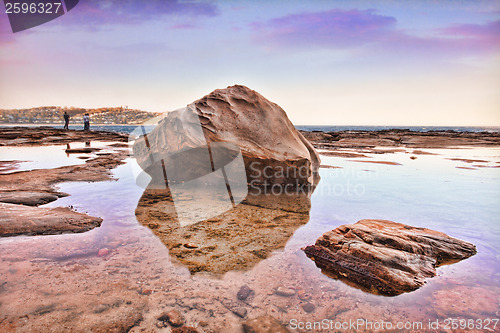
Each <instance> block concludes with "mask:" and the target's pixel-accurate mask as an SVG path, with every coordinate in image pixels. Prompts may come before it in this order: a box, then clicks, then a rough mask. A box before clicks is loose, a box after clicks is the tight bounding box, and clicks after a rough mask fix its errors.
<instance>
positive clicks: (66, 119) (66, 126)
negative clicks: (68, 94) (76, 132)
mask: <svg viewBox="0 0 500 333" xmlns="http://www.w3.org/2000/svg"><path fill="white" fill-rule="evenodd" d="M63 117H64V129H69V114H68V113H67V112H66V111H64V115H63Z"/></svg>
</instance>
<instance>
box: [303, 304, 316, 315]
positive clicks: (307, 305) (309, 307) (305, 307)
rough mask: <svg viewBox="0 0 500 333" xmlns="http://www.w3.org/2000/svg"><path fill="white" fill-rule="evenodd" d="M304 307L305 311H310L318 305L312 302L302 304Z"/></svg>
mask: <svg viewBox="0 0 500 333" xmlns="http://www.w3.org/2000/svg"><path fill="white" fill-rule="evenodd" d="M302 308H303V309H304V311H305V312H307V313H310V312H313V311H314V310H315V309H316V306H314V304H312V303H306V304H304V305H302Z"/></svg>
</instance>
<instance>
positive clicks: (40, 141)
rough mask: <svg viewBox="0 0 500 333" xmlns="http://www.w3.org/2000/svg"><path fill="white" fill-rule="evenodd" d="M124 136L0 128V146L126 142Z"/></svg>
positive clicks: (40, 128) (48, 129)
mask: <svg viewBox="0 0 500 333" xmlns="http://www.w3.org/2000/svg"><path fill="white" fill-rule="evenodd" d="M127 139H128V137H127V136H126V135H123V134H120V133H114V132H104V131H75V130H64V129H59V128H54V127H48V126H40V127H20V126H15V127H2V131H1V132H0V146H40V145H48V144H61V143H71V142H76V141H82V142H87V141H121V142H124V141H127Z"/></svg>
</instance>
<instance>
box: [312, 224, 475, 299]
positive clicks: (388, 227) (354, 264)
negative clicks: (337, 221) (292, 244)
mask: <svg viewBox="0 0 500 333" xmlns="http://www.w3.org/2000/svg"><path fill="white" fill-rule="evenodd" d="M304 252H305V253H306V254H307V256H308V257H309V258H311V259H312V260H314V261H315V263H316V265H317V266H318V267H320V268H321V269H322V270H323V271H324V272H325V273H327V274H328V275H329V276H332V277H334V278H338V279H341V280H344V281H346V282H347V283H349V284H350V285H354V286H356V287H358V288H361V289H364V290H366V291H368V292H372V293H375V294H384V295H399V294H401V293H404V292H409V291H412V290H415V289H417V288H419V287H421V286H422V285H423V284H424V283H425V278H429V277H433V276H435V275H436V266H439V265H442V264H446V263H452V262H455V261H458V260H462V259H465V258H468V257H470V256H472V255H474V254H475V253H476V247H475V246H474V245H473V244H471V243H468V242H465V241H462V240H459V239H456V238H453V237H450V236H448V235H446V234H444V233H442V232H438V231H434V230H430V229H426V228H418V227H412V226H408V225H405V224H401V223H396V222H391V221H385V220H361V221H359V222H357V223H355V224H351V225H342V226H340V227H338V228H336V229H334V230H332V231H328V232H326V233H325V234H323V235H322V236H321V237H320V238H318V240H317V241H316V244H315V245H311V246H307V247H305V248H304Z"/></svg>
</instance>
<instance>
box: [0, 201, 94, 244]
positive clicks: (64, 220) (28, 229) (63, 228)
mask: <svg viewBox="0 0 500 333" xmlns="http://www.w3.org/2000/svg"><path fill="white" fill-rule="evenodd" d="M0 211H1V214H0V237H5V236H16V235H54V234H60V233H64V232H84V231H88V230H90V229H93V228H95V227H98V226H100V225H101V222H102V219H101V218H98V217H93V216H88V215H86V214H81V213H77V212H74V211H72V210H70V209H69V208H66V207H57V208H52V209H49V208H39V207H28V206H24V205H15V204H8V203H0Z"/></svg>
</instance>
